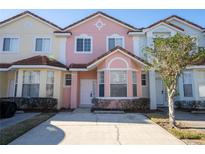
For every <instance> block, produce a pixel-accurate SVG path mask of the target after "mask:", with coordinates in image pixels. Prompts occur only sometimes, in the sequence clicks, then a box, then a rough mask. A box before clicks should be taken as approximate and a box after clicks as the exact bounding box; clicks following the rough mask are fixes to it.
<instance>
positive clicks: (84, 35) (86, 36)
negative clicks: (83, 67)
mask: <svg viewBox="0 0 205 154" xmlns="http://www.w3.org/2000/svg"><path fill="white" fill-rule="evenodd" d="M77 39H90V51H89V52H88V51H87V52H85V51H77ZM74 53H75V54H92V53H93V37H92V36H88V35H87V34H81V35H79V36H76V37H75V49H74Z"/></svg>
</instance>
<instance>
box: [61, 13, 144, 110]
mask: <svg viewBox="0 0 205 154" xmlns="http://www.w3.org/2000/svg"><path fill="white" fill-rule="evenodd" d="M137 30H138V29H136V28H135V27H133V26H131V25H128V24H126V23H124V22H122V21H120V20H118V19H115V18H113V17H111V16H109V15H107V14H105V13H102V12H96V13H94V14H92V15H90V16H88V17H86V18H84V19H82V20H80V21H78V22H76V23H74V24H72V25H69V26H67V27H66V28H64V30H63V32H64V33H68V32H69V33H70V34H71V35H70V36H68V37H67V43H66V65H67V68H68V72H67V73H66V74H65V85H64V86H63V106H64V107H65V108H72V109H74V108H77V107H87V106H92V103H93V102H94V101H93V100H95V102H96V100H97V103H99V102H106V103H107V104H108V105H107V107H108V108H117V107H119V105H118V104H119V101H120V100H125V101H133V100H137V99H139V98H140V97H142V86H141V85H142V84H141V72H142V70H143V69H144V66H146V65H147V63H146V62H145V61H144V60H142V59H141V58H139V57H137V56H136V55H135V54H134V53H133V37H132V36H129V35H128V33H129V32H130V31H137Z"/></svg>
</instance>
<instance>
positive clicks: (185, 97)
mask: <svg viewBox="0 0 205 154" xmlns="http://www.w3.org/2000/svg"><path fill="white" fill-rule="evenodd" d="M189 73H190V74H191V78H192V80H191V85H192V96H184V74H189ZM182 92H183V93H182V96H183V98H184V99H191V98H194V97H195V93H194V83H193V72H192V71H184V72H183V74H182Z"/></svg>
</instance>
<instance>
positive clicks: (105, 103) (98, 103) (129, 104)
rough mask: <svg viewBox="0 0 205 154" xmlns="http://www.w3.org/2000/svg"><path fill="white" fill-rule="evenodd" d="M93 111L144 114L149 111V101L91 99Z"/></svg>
mask: <svg viewBox="0 0 205 154" xmlns="http://www.w3.org/2000/svg"><path fill="white" fill-rule="evenodd" d="M92 103H93V106H92V108H91V110H92V111H94V110H123V111H130V112H145V111H148V110H150V101H149V99H148V98H134V99H99V98H93V100H92Z"/></svg>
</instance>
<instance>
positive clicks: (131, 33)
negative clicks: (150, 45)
mask: <svg viewBox="0 0 205 154" xmlns="http://www.w3.org/2000/svg"><path fill="white" fill-rule="evenodd" d="M128 35H130V36H134V35H145V32H144V31H141V32H128Z"/></svg>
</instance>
